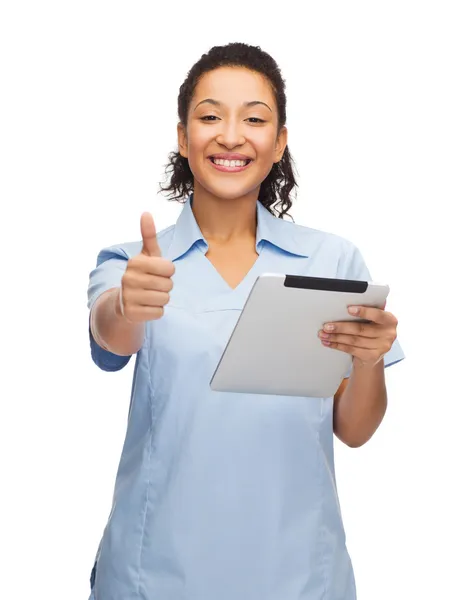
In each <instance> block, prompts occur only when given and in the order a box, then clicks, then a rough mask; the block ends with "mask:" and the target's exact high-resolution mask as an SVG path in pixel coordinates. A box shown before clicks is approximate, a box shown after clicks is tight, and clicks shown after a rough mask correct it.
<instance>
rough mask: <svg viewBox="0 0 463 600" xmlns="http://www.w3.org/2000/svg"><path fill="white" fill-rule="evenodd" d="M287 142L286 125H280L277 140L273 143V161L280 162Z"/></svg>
mask: <svg viewBox="0 0 463 600" xmlns="http://www.w3.org/2000/svg"><path fill="white" fill-rule="evenodd" d="M287 144H288V129H287V128H286V127H282V128H281V130H280V133H279V134H278V137H277V141H276V144H275V158H274V160H273V162H275V163H277V162H280V160H281V157H282V156H283V153H284V151H285V149H286V145H287Z"/></svg>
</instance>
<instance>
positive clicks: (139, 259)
mask: <svg viewBox="0 0 463 600" xmlns="http://www.w3.org/2000/svg"><path fill="white" fill-rule="evenodd" d="M152 258H153V257H151V256H146V255H145V254H138V255H137V256H134V257H133V258H131V259H130V260H129V263H130V266H131V268H133V269H136V270H137V271H141V272H142V273H144V274H147V275H150V276H153V275H155V276H159V277H172V275H173V274H174V273H175V265H174V263H173V262H172V261H171V260H169V259H167V258H162V257H161V258H158V257H154V258H156V260H152Z"/></svg>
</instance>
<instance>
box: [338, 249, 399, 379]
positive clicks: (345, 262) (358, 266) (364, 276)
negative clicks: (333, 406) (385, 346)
mask: <svg viewBox="0 0 463 600" xmlns="http://www.w3.org/2000/svg"><path fill="white" fill-rule="evenodd" d="M338 277H339V278H340V279H352V280H354V281H373V278H372V276H371V273H370V271H369V269H368V267H367V265H366V263H365V261H364V259H363V256H362V253H361V252H360V250H359V249H358V248H357V247H356V246H355V245H354V244H350V247H349V248H348V249H347V250H346V251H345V253H344V255H343V256H342V257H341V259H340V262H339V272H338ZM404 358H405V354H404V352H403V350H402V347H401V345H400V342H399V341H398V339H396V340H394V342H393V344H392V346H391V349H390V350H389V352H387V353H386V354H385V356H384V367H385V368H386V367H391V366H392V365H395V364H396V363H398V362H400V361H401V360H403V359H404ZM351 372H352V367H350V368H349V371H348V372H347V374H346V375H345V376H344V377H349V376H350V374H351Z"/></svg>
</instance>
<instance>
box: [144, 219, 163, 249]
mask: <svg viewBox="0 0 463 600" xmlns="http://www.w3.org/2000/svg"><path fill="white" fill-rule="evenodd" d="M140 229H141V237H142V240H143V247H142V249H141V251H142V254H145V255H146V256H161V248H160V247H159V244H158V240H157V238H156V227H155V225H154V219H153V217H152V215H151V214H150V213H149V212H145V213H143V214H142V216H141V219H140Z"/></svg>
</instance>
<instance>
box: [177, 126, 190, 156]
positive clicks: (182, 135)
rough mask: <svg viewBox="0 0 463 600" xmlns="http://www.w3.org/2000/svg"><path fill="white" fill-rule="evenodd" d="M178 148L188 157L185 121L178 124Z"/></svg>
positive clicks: (182, 154)
mask: <svg viewBox="0 0 463 600" xmlns="http://www.w3.org/2000/svg"><path fill="white" fill-rule="evenodd" d="M177 138H178V150H179V152H180V154H181V156H183V158H188V139H187V135H186V128H185V126H184V125H183V123H179V124H178V125H177Z"/></svg>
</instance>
